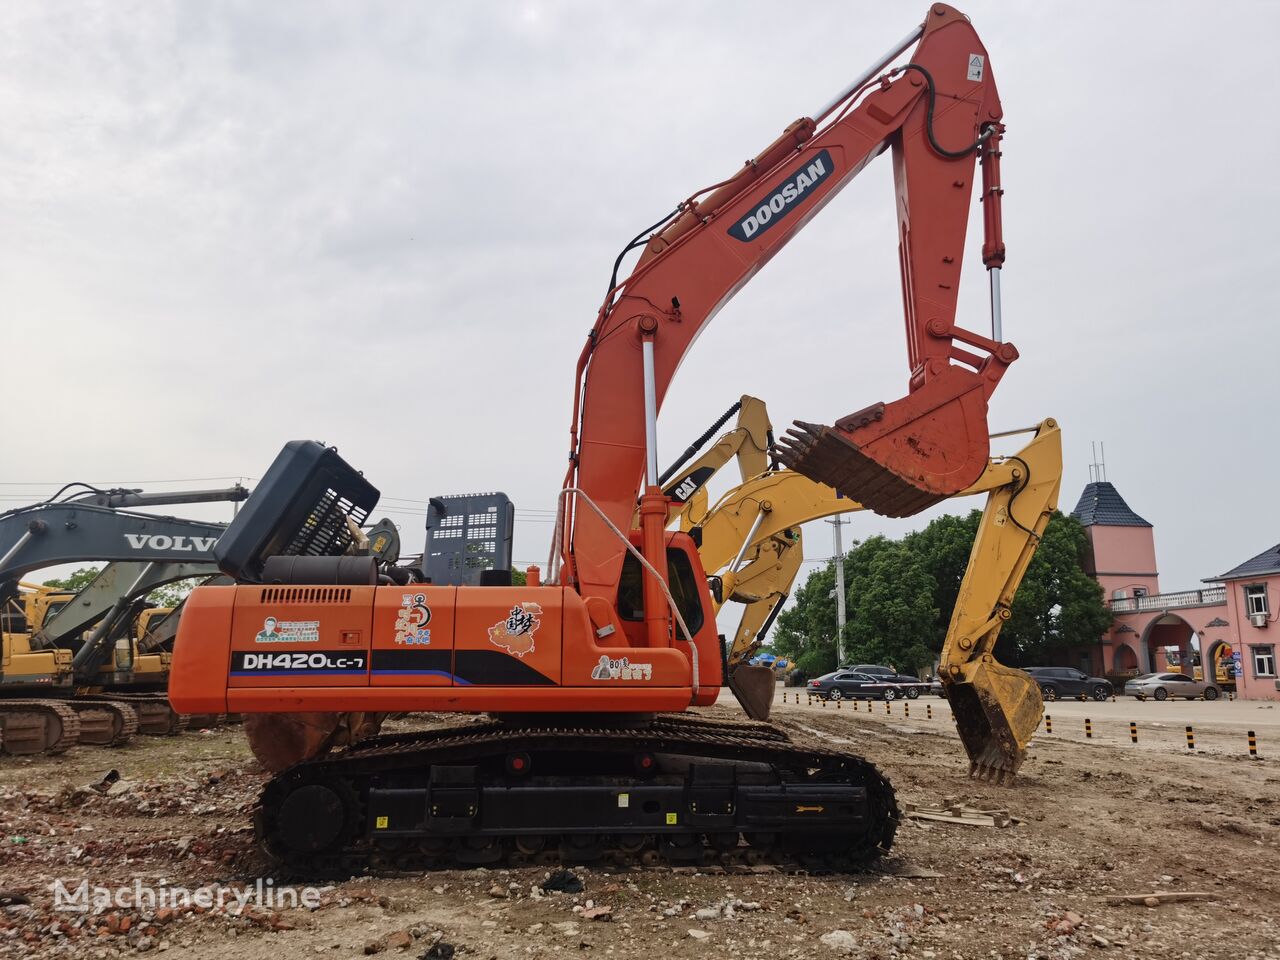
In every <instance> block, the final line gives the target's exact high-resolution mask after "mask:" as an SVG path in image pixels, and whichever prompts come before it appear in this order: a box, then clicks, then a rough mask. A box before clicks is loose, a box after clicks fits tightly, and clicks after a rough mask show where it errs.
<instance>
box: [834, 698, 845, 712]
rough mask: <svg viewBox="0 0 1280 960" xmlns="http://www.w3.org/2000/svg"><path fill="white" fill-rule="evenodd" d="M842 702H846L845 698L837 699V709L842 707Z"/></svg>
mask: <svg viewBox="0 0 1280 960" xmlns="http://www.w3.org/2000/svg"><path fill="white" fill-rule="evenodd" d="M842 703H844V701H843V700H837V701H836V709H837V710H839V709H840V705H841V704H842Z"/></svg>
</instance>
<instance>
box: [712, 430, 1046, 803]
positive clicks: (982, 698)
mask: <svg viewBox="0 0 1280 960" xmlns="http://www.w3.org/2000/svg"><path fill="white" fill-rule="evenodd" d="M1032 432H1034V434H1035V436H1034V438H1033V439H1032V440H1031V442H1030V443H1028V444H1027V445H1026V446H1025V447H1024V448H1023V449H1021V450H1019V451H1018V452H1017V453H1016V454H1014V455H1012V456H1009V457H1004V458H997V459H994V460H992V461H990V462H989V463H988V465H987V468H986V470H985V471H984V472H983V474H982V476H981V477H980V478H979V479H978V481H977V482H976V483H974V484H973V485H972V486H971V487H969V488H967V489H965V490H963V491H961V492H960V493H958V494H957V496H958V497H959V496H973V495H977V494H980V493H987V494H988V497H987V505H986V509H985V510H984V512H983V515H982V521H981V523H980V524H979V528H978V535H977V538H976V539H975V541H974V546H973V552H972V553H971V554H970V557H969V563H968V566H967V567H966V569H965V575H964V579H963V580H962V582H961V587H960V591H959V595H958V597H957V600H956V606H955V609H954V611H953V614H952V618H951V622H950V625H949V627H948V630H947V636H946V640H945V641H944V644H943V648H942V656H941V663H940V666H939V674H940V675H941V677H942V683H943V688H944V690H945V691H946V693H947V698H948V700H949V701H950V702H951V705H952V710H953V712H954V714H955V720H956V726H957V728H958V729H959V731H960V738H961V741H962V742H963V743H964V747H965V750H966V752H967V753H968V754H969V758H970V762H971V765H972V766H971V772H972V773H974V774H978V775H982V776H987V777H994V778H996V779H1003V778H1004V777H1009V776H1012V775H1013V774H1014V773H1015V772H1016V771H1017V769H1018V768H1019V767H1020V766H1021V765H1022V762H1023V760H1024V759H1025V756H1026V744H1027V743H1028V742H1029V741H1030V739H1031V736H1032V735H1033V734H1034V733H1035V730H1036V728H1037V727H1038V726H1039V724H1040V715H1041V713H1042V708H1043V705H1042V703H1041V700H1040V692H1039V688H1038V687H1037V686H1036V684H1035V683H1034V682H1033V681H1032V680H1031V679H1030V678H1029V677H1028V676H1027V675H1026V673H1024V672H1023V671H1021V670H1016V669H1013V668H1010V667H1006V666H1004V665H1002V664H1000V663H998V662H997V661H996V660H995V658H994V655H993V650H994V647H995V641H996V637H997V636H998V635H999V632H1000V627H1001V625H1002V624H1003V623H1004V622H1005V621H1006V620H1007V619H1008V618H1009V611H1010V609H1011V608H1012V604H1013V598H1014V595H1015V594H1016V593H1017V589H1018V585H1019V584H1020V583H1021V582H1022V578H1023V576H1024V575H1025V574H1026V570H1027V566H1028V564H1030V562H1031V558H1032V557H1033V556H1034V555H1035V551H1036V547H1037V546H1038V545H1039V543H1040V538H1041V536H1042V535H1043V533H1044V527H1045V525H1046V524H1047V523H1048V522H1049V516H1050V515H1051V514H1052V512H1053V510H1054V508H1055V507H1056V506H1057V498H1058V490H1059V486H1060V483H1061V478H1062V441H1061V434H1060V431H1059V428H1058V426H1057V423H1056V422H1055V421H1054V420H1051V419H1049V420H1044V421H1042V422H1041V423H1040V424H1039V425H1038V426H1036V427H1035V428H1034V431H1032ZM862 509H864V507H863V505H862V504H860V503H857V502H855V501H853V500H850V499H848V498H847V497H841V496H839V495H838V494H836V492H835V491H834V490H832V489H831V488H830V487H827V486H824V485H823V484H819V483H815V482H813V481H812V480H810V479H808V478H807V477H803V476H801V475H799V474H797V473H794V472H792V471H789V470H781V471H774V472H771V473H766V474H763V475H761V476H758V477H754V478H752V479H751V480H748V481H747V482H745V483H743V484H741V485H740V486H738V487H736V488H734V489H733V490H731V491H729V492H728V493H727V494H725V496H724V497H722V498H721V499H720V500H719V501H718V502H717V503H716V504H715V506H714V507H713V508H712V509H711V511H710V512H709V513H708V514H707V516H706V517H705V518H704V519H703V520H702V521H701V522H699V523H698V524H696V525H695V526H696V527H697V528H698V529H699V530H700V532H701V538H702V546H701V547H700V549H699V555H700V557H701V558H702V561H703V566H704V567H705V569H706V571H707V573H708V574H709V575H712V576H719V577H720V579H721V583H722V596H723V597H724V598H725V599H726V600H727V599H734V600H738V601H739V602H743V603H746V604H747V610H746V612H745V613H744V615H743V620H742V622H741V623H740V624H739V627H738V630H737V633H736V634H735V637H734V641H733V645H732V646H731V648H730V650H729V653H728V657H727V659H728V666H729V677H728V684H729V687H730V689H731V690H732V691H733V693H734V695H735V696H736V697H737V698H738V701H739V702H740V703H741V704H742V706H743V709H744V710H746V712H747V713H748V715H749V716H751V717H752V718H753V719H765V718H767V717H768V714H769V708H770V706H771V704H772V698H773V675H772V671H769V670H767V669H766V668H754V667H749V666H747V661H748V660H749V659H750V658H751V656H752V655H753V654H754V653H755V651H756V650H757V649H758V648H759V645H760V643H761V634H762V632H763V631H762V629H761V628H762V625H764V624H766V623H768V622H771V620H772V617H773V614H774V611H775V610H776V608H777V607H778V606H780V605H781V603H783V602H785V600H786V596H787V595H788V594H789V593H790V590H791V585H792V583H793V582H794V580H795V577H796V576H797V574H798V573H799V569H800V563H801V560H802V553H803V549H802V545H801V540H800V537H799V533H800V525H801V524H804V523H808V522H810V521H813V520H818V519H821V518H823V517H829V516H835V515H837V514H842V513H854V512H857V511H860V510H862ZM744 561H745V562H744Z"/></svg>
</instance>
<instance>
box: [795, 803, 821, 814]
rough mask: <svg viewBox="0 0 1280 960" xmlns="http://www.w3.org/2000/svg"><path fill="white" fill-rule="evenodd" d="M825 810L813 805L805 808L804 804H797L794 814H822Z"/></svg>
mask: <svg viewBox="0 0 1280 960" xmlns="http://www.w3.org/2000/svg"><path fill="white" fill-rule="evenodd" d="M826 809H827V808H826V807H824V806H821V805H819V804H814V805H813V806H811V807H806V806H805V805H804V804H797V806H796V813H822V812H823V811H824V810H826Z"/></svg>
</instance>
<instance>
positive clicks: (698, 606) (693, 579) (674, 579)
mask: <svg viewBox="0 0 1280 960" xmlns="http://www.w3.org/2000/svg"><path fill="white" fill-rule="evenodd" d="M644 572H645V571H644V569H643V568H642V567H641V566H640V561H639V560H637V559H636V558H635V555H634V554H632V553H628V554H627V558H626V559H625V560H624V561H623V562H622V578H621V580H620V581H619V582H618V616H620V617H621V618H622V619H623V620H643V619H644V577H643V576H642V574H643V573H644ZM667 577H668V578H669V579H670V581H671V597H672V599H674V600H675V602H676V609H678V610H679V611H680V616H682V617H684V622H685V626H687V627H688V628H689V633H690V634H696V633H697V632H698V631H699V630H701V629H702V622H703V617H702V597H701V595H700V594H699V592H698V580H697V576H696V575H695V574H694V572H693V563H692V562H691V561H690V560H689V555H688V554H687V553H685V552H684V551H683V550H679V549H676V548H675V547H668V548H667ZM678 629H679V628H677V630H678Z"/></svg>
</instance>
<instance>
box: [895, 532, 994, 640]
mask: <svg viewBox="0 0 1280 960" xmlns="http://www.w3.org/2000/svg"><path fill="white" fill-rule="evenodd" d="M981 519H982V511H981V510H971V511H969V513H967V514H965V515H964V516H952V515H950V514H948V515H947V516H943V517H938V518H937V519H936V520H933V521H931V522H930V523H929V525H928V526H926V527H925V528H924V529H923V530H917V531H916V532H914V533H909V534H907V535H906V537H904V538H903V542H904V543H905V544H906V545H907V547H908V548H909V549H910V550H911V551H912V552H913V553H915V554H916V556H918V557H919V558H920V560H921V562H922V563H923V564H924V566H925V569H926V570H927V571H928V573H929V576H930V577H931V578H932V579H933V605H934V607H935V608H936V609H937V611H938V615H937V616H936V617H935V619H934V622H933V624H932V626H931V629H930V635H929V637H930V646H931V649H932V650H933V651H934V653H939V652H941V650H942V642H943V640H945V639H946V636H947V625H948V624H949V623H950V622H951V611H952V610H953V609H955V605H956V597H958V596H959V595H960V581H961V580H963V579H964V571H965V568H966V567H967V566H968V565H969V554H970V552H971V551H972V550H973V541H974V539H975V538H976V537H977V536H978V522H979V521H980V520H981Z"/></svg>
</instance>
